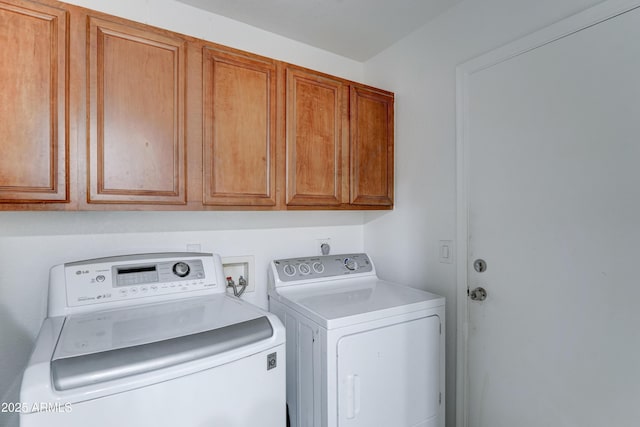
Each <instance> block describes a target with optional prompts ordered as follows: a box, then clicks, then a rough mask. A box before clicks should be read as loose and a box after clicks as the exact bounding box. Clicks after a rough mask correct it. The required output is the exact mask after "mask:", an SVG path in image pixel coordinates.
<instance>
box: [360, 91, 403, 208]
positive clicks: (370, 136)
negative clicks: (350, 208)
mask: <svg viewBox="0 0 640 427" xmlns="http://www.w3.org/2000/svg"><path fill="white" fill-rule="evenodd" d="M393 102H394V99H393V95H392V94H390V93H388V92H379V91H376V90H372V89H369V88H365V87H361V86H357V85H354V86H352V87H351V100H350V103H351V114H350V115H351V120H350V124H351V186H350V188H351V197H350V202H351V204H353V205H376V206H393V114H394V112H393V110H394V107H393Z"/></svg>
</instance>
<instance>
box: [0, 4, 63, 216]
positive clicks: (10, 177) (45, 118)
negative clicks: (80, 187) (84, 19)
mask: <svg viewBox="0 0 640 427" xmlns="http://www.w3.org/2000/svg"><path fill="white" fill-rule="evenodd" d="M68 58H69V46H68V14H67V11H65V10H63V9H61V8H55V7H49V6H45V5H42V4H37V3H31V2H27V1H12V2H11V3H5V2H0V88H1V89H0V203H2V202H22V203H34V202H58V203H59V202H67V201H68V200H69V166H68V161H69V141H68V96H69V95H68V86H67V81H68V72H69V70H68V66H67V61H68Z"/></svg>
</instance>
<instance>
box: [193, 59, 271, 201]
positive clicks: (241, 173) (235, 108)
mask: <svg viewBox="0 0 640 427" xmlns="http://www.w3.org/2000/svg"><path fill="white" fill-rule="evenodd" d="M203 61H204V68H203V79H204V82H203V85H202V87H203V91H204V96H203V99H204V114H203V120H204V167H203V171H204V177H203V181H204V186H203V187H204V198H203V202H204V204H205V205H236V206H238V205H245V206H247V205H249V206H251V205H267V206H272V205H275V203H276V199H275V193H276V187H275V186H276V180H275V167H276V162H275V149H276V144H275V140H276V77H275V73H276V66H275V61H273V60H269V59H266V58H259V57H253V56H249V55H248V54H247V55H239V54H235V53H231V52H225V51H222V50H218V49H213V48H209V47H205V48H204V49H203Z"/></svg>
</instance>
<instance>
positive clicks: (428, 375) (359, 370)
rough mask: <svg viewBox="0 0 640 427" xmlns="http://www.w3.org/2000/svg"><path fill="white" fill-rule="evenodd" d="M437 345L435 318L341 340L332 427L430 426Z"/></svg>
mask: <svg viewBox="0 0 640 427" xmlns="http://www.w3.org/2000/svg"><path fill="white" fill-rule="evenodd" d="M439 342H440V319H439V317H438V316H430V317H425V318H421V319H417V320H412V321H409V322H406V323H398V324H395V325H391V326H387V327H383V328H379V329H373V330H369V331H365V332H361V333H358V334H354V335H348V336H345V337H343V338H341V339H340V340H339V341H338V379H337V380H338V426H339V427H355V426H358V427H360V426H362V427H371V426H396V427H431V426H435V425H436V423H437V419H438V416H437V415H438V409H439V404H440V403H439V399H440V396H439V394H440V390H439V384H440V375H441V369H440V368H441V367H440V348H439ZM442 374H443V373H442Z"/></svg>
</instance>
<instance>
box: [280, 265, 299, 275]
mask: <svg viewBox="0 0 640 427" xmlns="http://www.w3.org/2000/svg"><path fill="white" fill-rule="evenodd" d="M282 271H283V272H284V274H286V275H287V276H289V277H292V276H294V275H295V274H296V268H295V267H294V266H293V265H291V264H287V265H285V266H284V267H283V268H282Z"/></svg>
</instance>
